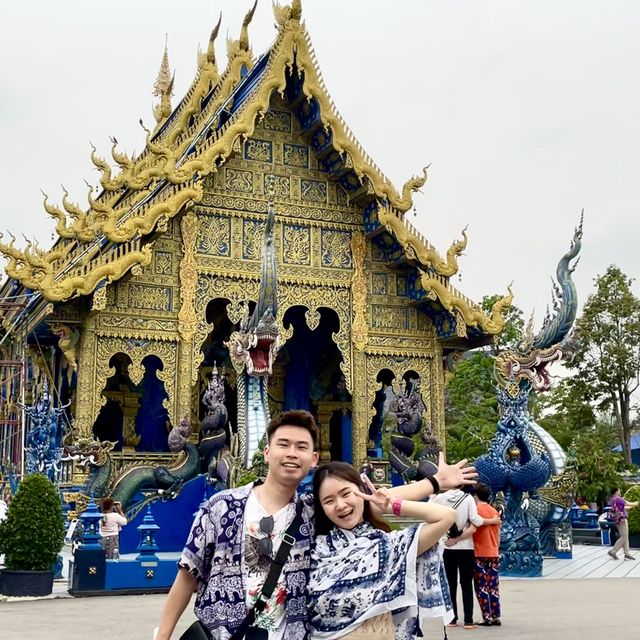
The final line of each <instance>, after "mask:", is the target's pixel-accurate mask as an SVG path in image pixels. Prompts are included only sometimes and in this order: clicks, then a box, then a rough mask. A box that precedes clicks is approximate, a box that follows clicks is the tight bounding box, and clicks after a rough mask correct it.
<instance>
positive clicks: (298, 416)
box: [267, 409, 319, 450]
mask: <svg viewBox="0 0 640 640" xmlns="http://www.w3.org/2000/svg"><path fill="white" fill-rule="evenodd" d="M280 427H300V428H301V429H305V430H306V431H308V432H309V435H310V436H311V439H312V440H313V449H314V450H315V449H317V448H318V440H319V432H318V425H317V424H316V421H315V418H314V417H313V416H312V415H311V414H310V413H309V412H308V411H304V410H303V409H293V410H291V411H283V412H282V413H281V414H280V415H279V416H278V417H277V418H273V419H272V420H271V422H269V426H268V427H267V442H271V438H272V437H273V434H274V433H275V432H276V431H277V430H278V429H279V428H280Z"/></svg>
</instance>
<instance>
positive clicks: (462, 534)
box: [432, 489, 500, 629]
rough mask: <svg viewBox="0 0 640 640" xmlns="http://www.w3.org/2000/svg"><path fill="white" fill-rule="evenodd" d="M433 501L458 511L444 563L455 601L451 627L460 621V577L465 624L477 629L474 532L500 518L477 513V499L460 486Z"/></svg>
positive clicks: (496, 521) (497, 521)
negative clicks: (474, 606)
mask: <svg viewBox="0 0 640 640" xmlns="http://www.w3.org/2000/svg"><path fill="white" fill-rule="evenodd" d="M432 501H433V502H436V503H438V504H441V505H445V506H448V507H452V508H453V509H455V511H456V521H455V523H454V525H455V526H454V527H451V529H450V531H449V534H448V538H447V540H446V541H445V543H444V544H445V550H444V567H445V571H446V574H447V583H448V584H449V592H450V594H451V601H452V604H453V613H454V617H453V620H452V621H451V622H450V623H449V626H450V627H455V626H457V624H458V618H459V616H458V603H457V596H458V579H459V581H460V590H461V591H462V609H463V613H464V628H465V629H475V628H476V627H477V625H476V624H475V622H474V620H473V574H474V571H475V567H476V563H475V554H474V550H473V534H474V533H475V532H476V528H477V527H481V526H482V525H484V524H499V523H500V518H494V519H492V520H486V521H485V520H484V519H483V518H481V517H480V516H479V515H478V509H477V507H476V503H475V500H474V499H473V498H472V497H471V495H470V494H469V493H467V492H465V491H463V490H461V489H451V490H449V491H445V492H444V493H441V494H440V495H437V496H435V497H434V498H432Z"/></svg>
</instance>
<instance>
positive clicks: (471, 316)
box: [420, 270, 513, 335]
mask: <svg viewBox="0 0 640 640" xmlns="http://www.w3.org/2000/svg"><path fill="white" fill-rule="evenodd" d="M420 282H421V284H422V287H423V288H424V290H425V291H426V292H427V297H429V298H431V299H432V300H436V299H437V300H439V301H440V303H441V304H442V306H443V307H444V308H445V309H446V310H447V311H448V312H449V313H453V314H454V315H455V316H456V319H458V318H459V317H460V316H461V317H462V320H463V321H464V323H465V324H466V325H467V326H469V327H480V328H481V329H482V331H484V333H486V334H487V335H497V334H499V333H500V332H501V331H502V330H503V329H504V325H505V317H504V314H505V312H506V310H507V309H508V308H509V307H510V306H511V303H512V302H513V292H512V290H511V286H509V287H507V290H508V292H509V293H508V294H507V295H506V296H504V297H502V298H500V299H499V300H497V301H496V303H495V304H494V305H493V307H492V308H491V314H490V315H489V316H488V315H487V314H485V313H484V311H482V310H481V309H480V308H479V307H477V306H475V307H474V306H472V305H471V303H470V301H469V299H468V298H465V297H463V296H462V295H461V294H460V293H459V292H457V291H455V290H454V289H453V288H450V287H449V286H448V283H445V282H443V280H441V279H439V278H437V277H433V276H430V275H429V274H428V273H426V272H425V271H422V270H420ZM458 314H459V315H458ZM465 335H466V334H465Z"/></svg>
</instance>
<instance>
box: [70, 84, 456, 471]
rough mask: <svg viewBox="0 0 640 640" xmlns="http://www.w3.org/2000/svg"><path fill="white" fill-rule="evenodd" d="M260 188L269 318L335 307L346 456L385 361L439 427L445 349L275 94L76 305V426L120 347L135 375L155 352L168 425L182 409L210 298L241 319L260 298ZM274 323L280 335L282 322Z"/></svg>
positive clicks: (362, 442) (363, 437)
mask: <svg viewBox="0 0 640 640" xmlns="http://www.w3.org/2000/svg"><path fill="white" fill-rule="evenodd" d="M269 190H273V191H274V193H275V207H276V211H277V219H276V222H277V223H276V229H275V245H276V251H277V256H278V276H279V289H278V297H279V300H278V302H279V310H278V317H279V318H280V320H282V318H283V317H284V314H285V313H286V311H287V309H289V308H290V307H293V306H298V305H302V306H304V307H306V308H307V311H306V314H305V318H306V321H307V324H308V325H309V327H310V328H311V329H314V328H316V327H317V326H318V323H319V321H320V312H319V309H320V308H322V307H327V308H330V309H332V310H333V311H335V313H336V314H337V316H338V318H339V321H340V327H339V330H338V331H337V333H335V334H334V335H333V339H334V341H335V343H336V345H337V347H338V349H339V350H340V353H341V355H342V358H343V361H342V364H341V369H342V371H343V373H344V375H345V380H346V385H347V388H348V390H349V392H350V393H351V395H352V419H353V451H354V462H359V461H361V460H362V459H363V458H364V456H365V455H366V448H367V439H368V426H369V422H370V419H371V407H372V403H373V398H374V397H375V392H376V390H377V388H379V384H378V383H376V377H377V375H378V373H379V371H380V370H381V369H390V370H391V371H392V372H393V373H394V375H395V378H396V382H397V383H398V382H400V381H401V380H402V376H403V375H404V373H406V372H407V371H409V370H412V371H416V372H417V373H418V374H419V375H420V377H421V379H422V392H423V396H424V399H425V404H426V406H427V415H426V416H425V418H426V420H427V421H428V422H429V423H430V424H431V425H432V427H433V429H434V432H435V433H437V434H438V435H439V436H441V437H442V436H443V430H444V409H443V388H442V387H443V381H442V364H441V362H442V358H441V348H440V346H439V344H438V342H437V341H436V338H435V333H434V331H433V328H432V325H431V322H430V320H429V319H428V318H427V317H426V316H425V315H424V314H422V313H421V312H419V311H418V310H417V309H416V308H415V307H412V306H410V304H409V298H408V296H407V283H406V277H405V276H404V275H403V274H402V273H400V272H395V271H393V270H390V269H389V268H388V266H387V265H386V264H385V262H384V261H383V260H382V259H381V256H379V255H378V252H377V251H376V249H375V247H374V246H372V244H371V241H369V240H366V239H365V238H364V236H363V229H362V207H361V206H356V205H353V204H350V203H349V199H348V196H347V194H346V192H345V191H344V190H343V189H342V188H341V187H340V186H339V185H337V184H336V183H334V182H332V181H331V180H330V179H329V177H328V175H327V173H326V172H325V171H322V170H321V168H320V166H319V164H318V160H317V159H316V157H315V155H314V153H313V150H312V148H311V147H310V146H309V145H308V144H307V142H306V141H305V139H304V137H303V136H302V133H301V131H300V129H299V124H298V121H297V119H296V117H295V116H294V115H293V113H292V112H291V111H290V109H289V107H288V106H287V104H286V103H285V102H284V101H283V100H282V99H281V98H280V97H278V96H276V97H274V98H272V101H271V110H270V111H269V112H267V114H266V115H265V117H264V118H263V119H262V121H261V122H260V123H259V124H258V125H257V127H256V130H255V132H254V134H253V136H252V137H251V138H249V139H248V140H246V141H245V142H244V143H243V144H237V145H236V146H235V148H234V153H233V155H232V156H231V157H230V158H229V159H228V160H227V161H226V162H225V163H224V164H223V165H222V166H221V167H220V168H219V170H218V171H217V172H214V173H211V174H210V175H209V176H207V177H206V178H205V180H204V184H203V196H202V199H201V201H199V202H197V203H196V204H195V205H193V207H191V208H189V209H188V210H187V211H183V212H182V213H181V214H180V215H179V216H177V217H176V218H174V219H173V220H171V221H170V222H169V224H168V228H167V229H166V231H165V232H164V233H163V235H162V236H161V237H160V238H159V239H158V240H157V241H156V242H155V244H154V248H153V258H152V260H151V262H150V264H149V265H147V266H146V267H144V268H143V269H142V271H141V273H138V274H135V275H134V274H132V275H129V276H127V277H125V278H123V279H121V280H120V281H118V282H116V283H114V284H112V285H109V286H108V287H107V290H106V301H105V303H104V304H103V305H101V306H102V309H101V310H94V311H90V312H87V314H86V315H85V320H84V322H83V331H82V336H81V341H80V367H79V379H78V398H77V408H76V415H77V422H78V426H79V427H80V429H81V430H83V431H84V432H85V435H90V430H91V427H92V424H93V421H94V420H95V418H96V416H97V413H98V411H99V409H100V406H101V404H102V403H103V402H104V398H103V397H102V389H103V388H104V386H105V383H106V380H107V379H108V377H109V376H110V375H111V374H112V370H111V369H110V368H109V361H110V360H111V358H112V357H113V356H114V355H115V354H116V353H124V354H126V355H127V356H128V357H129V358H130V360H131V364H130V365H129V369H128V373H129V376H130V378H131V380H132V381H134V382H139V380H140V379H141V378H142V375H143V360H144V359H145V358H146V357H147V356H149V355H155V356H157V357H158V358H159V359H160V360H161V362H162V370H160V371H158V377H159V378H160V379H161V380H162V381H163V382H164V384H165V389H166V391H167V394H168V399H167V400H166V401H165V405H166V407H167V410H168V412H169V417H170V419H171V421H172V423H173V424H175V423H177V422H178V421H179V420H180V419H181V418H182V417H183V416H185V415H189V414H190V413H191V410H192V403H193V402H194V394H193V385H195V384H196V383H197V381H198V375H199V370H200V366H201V362H202V353H201V347H202V345H203V343H204V341H205V339H206V338H207V336H208V335H209V333H210V332H211V330H212V327H211V325H209V324H208V322H207V317H206V312H207V305H208V304H209V302H210V301H212V300H214V299H216V298H221V299H226V300H227V301H228V304H227V314H228V317H229V319H230V320H231V321H232V322H238V321H239V320H240V317H241V314H242V312H243V302H244V301H245V300H247V299H253V300H256V298H257V294H258V283H259V275H260V251H261V241H262V233H263V228H264V224H265V219H266V212H267V193H268V191H269ZM103 295H105V294H104V293H103ZM281 331H282V334H283V337H284V338H285V339H286V338H287V337H290V335H291V329H290V330H289V332H287V331H285V330H284V328H283V327H281ZM396 390H398V388H397V387H396Z"/></svg>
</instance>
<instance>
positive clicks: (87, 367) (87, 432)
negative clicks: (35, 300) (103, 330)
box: [74, 313, 102, 439]
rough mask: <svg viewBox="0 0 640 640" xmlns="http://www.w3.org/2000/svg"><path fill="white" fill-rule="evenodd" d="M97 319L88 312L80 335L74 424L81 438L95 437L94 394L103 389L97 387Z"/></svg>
mask: <svg viewBox="0 0 640 640" xmlns="http://www.w3.org/2000/svg"><path fill="white" fill-rule="evenodd" d="M96 344H97V337H96V320H95V314H92V313H90V314H88V315H87V317H86V319H85V322H84V326H83V329H82V333H81V336H80V361H79V364H78V384H77V389H76V400H75V402H76V410H75V418H74V426H75V428H76V431H77V435H78V436H79V437H81V438H89V439H92V438H93V433H92V431H93V421H94V420H95V416H94V415H93V406H94V396H95V394H96V393H100V392H101V391H102V389H96Z"/></svg>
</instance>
